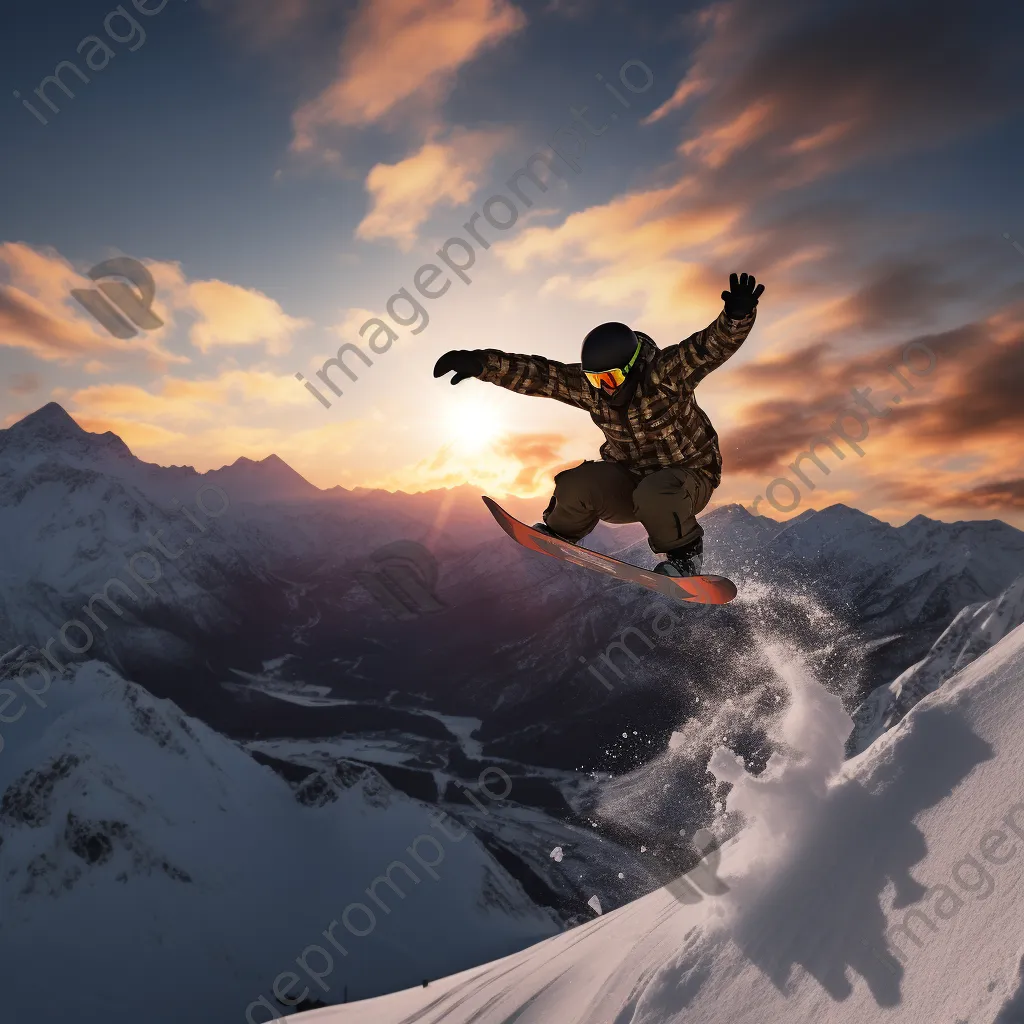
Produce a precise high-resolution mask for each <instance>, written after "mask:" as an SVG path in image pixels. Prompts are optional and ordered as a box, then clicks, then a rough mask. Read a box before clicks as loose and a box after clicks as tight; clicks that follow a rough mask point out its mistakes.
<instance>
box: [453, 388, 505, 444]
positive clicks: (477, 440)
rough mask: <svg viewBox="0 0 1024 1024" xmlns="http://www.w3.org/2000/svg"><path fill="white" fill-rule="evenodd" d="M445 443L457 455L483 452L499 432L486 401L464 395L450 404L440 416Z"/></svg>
mask: <svg viewBox="0 0 1024 1024" xmlns="http://www.w3.org/2000/svg"><path fill="white" fill-rule="evenodd" d="M443 424H444V435H445V439H446V440H447V441H448V442H449V443H451V444H452V445H454V446H455V447H456V448H458V449H459V450H461V451H467V452H475V451H480V450H481V449H482V448H486V447H487V445H489V444H490V443H491V442H492V441H493V440H494V439H495V438H496V437H497V436H498V435H499V434H500V433H501V430H502V422H501V419H500V417H499V416H498V414H497V413H496V412H495V410H494V407H493V406H492V405H490V404H489V403H488V402H487V401H486V399H484V398H480V397H479V396H476V395H467V396H466V397H465V398H460V399H459V400H458V401H454V402H452V403H451V404H450V405H449V406H448V407H447V408H446V409H445V412H444V418H443Z"/></svg>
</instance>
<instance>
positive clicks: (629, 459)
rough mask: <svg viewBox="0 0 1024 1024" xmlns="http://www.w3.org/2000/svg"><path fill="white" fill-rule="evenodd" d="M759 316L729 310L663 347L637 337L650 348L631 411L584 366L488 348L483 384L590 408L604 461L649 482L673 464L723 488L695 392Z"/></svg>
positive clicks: (718, 458)
mask: <svg viewBox="0 0 1024 1024" xmlns="http://www.w3.org/2000/svg"><path fill="white" fill-rule="evenodd" d="M756 315H757V314H756V310H755V312H753V313H751V314H750V315H749V316H746V317H744V318H743V319H741V320H733V319H730V318H729V317H727V316H726V315H725V311H724V310H723V311H722V312H721V313H720V314H719V316H718V319H717V320H715V322H714V323H712V324H711V325H709V326H708V327H705V328H704V330H702V331H698V332H697V333H696V334H694V335H692V336H691V337H689V338H687V339H686V340H685V341H681V342H680V343H679V344H678V345H671V346H669V347H668V348H666V349H659V348H658V347H657V345H655V344H654V341H653V340H652V339H651V338H649V337H648V336H647V335H646V334H642V333H641V332H639V331H637V332H636V333H637V335H638V337H639V338H640V341H641V343H642V345H643V349H642V351H641V353H640V364H639V370H638V372H639V373H640V374H641V377H640V382H639V384H638V385H637V389H636V392H635V393H634V395H633V398H632V399H631V400H630V403H629V406H628V407H627V408H625V409H616V408H614V407H613V406H611V405H609V404H608V402H606V401H605V400H604V399H603V398H602V397H601V395H600V393H599V392H598V391H597V390H596V389H595V388H593V387H591V385H590V383H589V381H588V380H587V378H586V377H585V376H584V375H583V368H582V367H581V366H580V364H579V363H571V364H566V363H558V362H555V361H554V360H553V359H545V358H544V357H543V356H521V355H510V354H509V353H507V352H499V351H497V350H496V349H484V350H483V351H481V352H480V356H481V357H482V358H483V360H484V372H483V373H482V374H481V375H480V379H481V380H485V381H488V382H490V383H491V384H497V385H498V386H499V387H503V388H508V390H509V391H515V392H516V393H517V394H520V395H536V396H539V397H541V398H554V399H555V400H556V401H559V402H565V403H566V404H567V405H572V406H575V407H576V408H577V409H585V410H586V411H587V412H588V413H590V418H591V419H592V420H593V421H594V422H595V423H596V424H597V425H598V426H599V427H600V428H601V430H602V431H603V432H604V436H605V443H604V444H603V445H602V446H601V458H602V459H603V460H604V461H605V462H621V463H625V464H626V465H627V466H628V467H629V468H630V469H632V470H634V471H635V472H637V473H639V474H640V475H642V476H645V475H647V474H648V473H653V472H654V471H655V470H658V469H662V468H665V467H669V466H675V467H681V468H684V469H701V470H705V471H706V472H707V473H708V474H709V475H710V476H711V478H712V481H713V486H715V487H717V486H718V485H719V483H720V482H721V479H722V455H721V452H720V451H719V448H718V434H717V433H716V432H715V428H714V427H712V426H711V421H710V420H709V419H708V417H707V414H706V413H705V412H704V410H703V409H701V407H700V406H699V405H697V400H696V399H695V398H694V394H693V389H694V388H695V387H696V386H697V384H698V383H700V381H701V380H703V379H704V377H706V376H707V375H708V374H709V373H710V372H711V371H712V370H714V369H715V368H716V367H718V366H721V365H722V363H724V362H725V361H726V359H728V358H729V356H731V355H732V354H733V353H734V352H736V351H737V349H739V347H740V345H742V344H743V342H744V340H745V339H746V337H747V335H748V334H749V333H750V329H751V327H753V326H754V320H755V318H756Z"/></svg>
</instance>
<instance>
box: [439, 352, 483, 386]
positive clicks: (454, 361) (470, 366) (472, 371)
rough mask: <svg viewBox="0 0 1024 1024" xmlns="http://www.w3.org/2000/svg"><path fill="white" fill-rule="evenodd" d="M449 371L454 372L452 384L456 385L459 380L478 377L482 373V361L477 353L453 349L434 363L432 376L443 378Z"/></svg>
mask: <svg viewBox="0 0 1024 1024" xmlns="http://www.w3.org/2000/svg"><path fill="white" fill-rule="evenodd" d="M449 370H454V371H455V376H454V377H452V383H453V384H458V383H459V381H460V380H468V379H469V378H470V377H479V376H480V374H481V373H483V372H484V361H483V360H482V359H481V358H480V355H479V353H477V352H470V351H469V350H467V349H453V350H452V351H451V352H445V354H444V355H443V356H441V358H440V359H438V361H437V362H436V363H434V376H435V377H443V376H444V375H445V374H446V373H448V372H449Z"/></svg>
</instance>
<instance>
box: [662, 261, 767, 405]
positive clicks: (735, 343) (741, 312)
mask: <svg viewBox="0 0 1024 1024" xmlns="http://www.w3.org/2000/svg"><path fill="white" fill-rule="evenodd" d="M729 284H730V290H729V291H724V292H722V298H723V300H724V301H725V309H724V310H722V312H721V313H719V315H718V316H717V317H716V319H715V320H714V322H713V323H711V324H709V325H708V326H707V327H705V328H704V330H702V331H697V333H696V334H692V335H690V337H689V338H687V339H686V340H685V341H681V342H680V343H679V344H678V345H670V346H669V347H668V348H666V349H662V352H661V357H660V360H659V369H660V370H661V372H662V373H663V374H665V375H666V376H667V377H669V378H670V379H672V380H675V381H686V382H687V383H688V384H690V385H691V386H693V385H695V384H697V383H698V382H699V381H701V380H703V379H704V377H706V376H707V375H708V374H709V373H710V372H711V371H712V370H714V369H716V368H717V367H719V366H721V365H722V363H724V362H725V361H726V360H727V359H728V358H729V357H730V356H731V355H733V354H734V353H735V352H737V351H738V350H739V347H740V346H741V345H742V344H743V342H744V341H746V338H747V335H748V334H750V329H751V328H752V327H753V326H754V320H755V319H756V317H757V300H758V299H759V298H760V297H761V293H762V292H763V291H764V285H763V284H757V282H756V281H755V279H754V277H753V275H750V276H749V277H748V275H747V274H743V275H741V276H740V277H737V275H736V274H732V275H731V276H730V278H729ZM755 285H756V287H755Z"/></svg>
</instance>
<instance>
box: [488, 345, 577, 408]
mask: <svg viewBox="0 0 1024 1024" xmlns="http://www.w3.org/2000/svg"><path fill="white" fill-rule="evenodd" d="M480 357H481V358H482V359H483V361H484V372H483V373H481V374H480V376H479V378H478V379H479V380H485V381H487V382H488V383H490V384H497V385H498V387H500V388H507V389H508V390H509V391H514V392H516V394H519V395H534V396H536V397H539V398H553V399H555V401H557V402H565V404H566V405H572V406H575V407H576V408H577V409H590V408H591V406H592V404H593V398H592V396H591V390H590V384H589V383H588V381H587V378H586V377H584V376H583V368H582V367H581V366H580V364H579V363H571V364H570V363H558V362H555V360H553V359H545V358H544V357H543V356H520V355H512V354H510V353H508V352H499V351H497V349H484V350H482V351H481V352H480Z"/></svg>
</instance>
